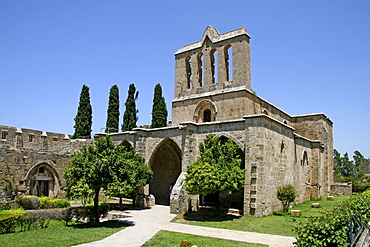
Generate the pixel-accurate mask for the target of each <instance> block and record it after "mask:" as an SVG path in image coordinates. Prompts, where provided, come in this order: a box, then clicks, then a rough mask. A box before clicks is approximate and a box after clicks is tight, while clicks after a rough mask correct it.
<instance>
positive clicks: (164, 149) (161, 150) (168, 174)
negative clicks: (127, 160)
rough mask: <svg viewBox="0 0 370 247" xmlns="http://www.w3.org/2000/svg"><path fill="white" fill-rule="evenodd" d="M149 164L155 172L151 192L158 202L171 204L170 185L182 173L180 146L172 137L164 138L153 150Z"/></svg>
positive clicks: (150, 186)
mask: <svg viewBox="0 0 370 247" xmlns="http://www.w3.org/2000/svg"><path fill="white" fill-rule="evenodd" d="M149 166H150V167H151V169H152V170H153V173H154V174H153V179H152V180H151V181H150V182H149V193H150V194H152V195H154V197H155V202H156V204H162V205H170V186H171V184H172V186H173V185H174V184H175V183H176V180H177V178H178V177H179V175H180V173H181V150H180V148H179V146H178V145H177V144H176V143H175V142H174V141H173V140H171V139H170V138H166V139H164V140H163V141H162V142H161V143H160V144H159V145H158V147H157V148H156V150H155V151H154V152H153V155H152V157H151V159H150V162H149Z"/></svg>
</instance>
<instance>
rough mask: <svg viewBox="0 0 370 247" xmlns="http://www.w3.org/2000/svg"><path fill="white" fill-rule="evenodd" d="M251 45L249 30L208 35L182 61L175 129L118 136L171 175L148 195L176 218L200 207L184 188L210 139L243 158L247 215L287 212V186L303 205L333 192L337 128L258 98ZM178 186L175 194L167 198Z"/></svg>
mask: <svg viewBox="0 0 370 247" xmlns="http://www.w3.org/2000/svg"><path fill="white" fill-rule="evenodd" d="M249 42H250V36H249V35H248V33H247V32H246V29H245V28H244V27H242V28H240V29H237V30H234V31H231V32H228V33H225V34H219V33H218V31H217V30H216V29H215V28H213V27H211V26H209V27H207V29H206V30H205V32H204V34H203V36H202V39H201V40H200V41H199V42H195V43H193V44H190V45H187V46H184V47H183V48H182V49H180V50H178V51H177V52H176V53H175V62H176V71H175V94H174V99H173V101H172V126H171V127H167V128H160V129H143V128H137V129H134V130H133V131H130V132H125V133H118V134H112V135H111V136H112V137H113V138H114V140H115V141H116V142H117V143H126V144H127V143H129V144H130V145H131V146H133V147H134V148H135V149H136V150H137V151H138V152H139V154H140V155H141V156H143V157H144V158H145V159H146V160H147V161H148V165H149V166H150V167H152V169H153V167H157V166H160V167H161V168H160V169H163V170H168V171H170V172H169V173H168V174H166V173H164V172H162V174H161V176H160V177H157V178H155V179H154V180H155V181H153V182H151V184H149V186H148V187H149V188H147V189H146V193H151V194H153V195H154V196H155V197H156V199H157V198H159V200H158V201H159V202H160V203H170V205H171V212H173V213H177V212H183V211H187V210H192V209H195V208H196V206H197V205H198V200H199V198H198V197H197V196H189V195H187V193H186V191H184V190H183V183H184V178H185V174H186V171H187V167H188V166H189V165H190V164H191V163H193V162H194V161H195V159H196V157H198V156H199V149H198V146H199V143H200V142H202V141H203V140H204V138H205V137H206V135H207V134H210V133H212V134H215V135H218V136H221V137H225V138H228V139H231V140H233V141H234V142H235V143H236V144H238V145H239V147H240V149H241V150H242V152H243V155H244V160H245V168H246V180H245V186H244V189H243V199H242V201H243V214H244V215H255V216H262V215H267V214H270V213H272V212H273V211H276V210H279V209H281V203H280V202H279V201H278V199H277V198H276V190H277V187H279V186H282V185H286V184H292V185H294V187H295V189H296V190H297V193H298V197H297V199H296V201H297V202H303V201H305V200H308V199H310V198H311V197H315V198H316V197H319V196H324V195H327V193H328V192H329V191H330V185H331V183H332V182H333V159H332V153H333V137H332V136H333V133H332V122H331V121H330V119H328V118H327V117H326V116H325V115H324V114H311V115H302V116H290V115H289V114H287V113H285V112H284V111H282V110H281V109H279V108H277V107H276V106H274V105H273V104H271V103H270V102H267V101H266V100H264V99H262V98H261V97H259V96H257V95H256V94H255V93H254V92H253V91H252V89H251V80H250V78H251V76H250V75H251V73H250V46H249ZM230 51H231V52H230ZM231 78H232V80H230V79H231ZM282 97H284V96H282ZM96 137H99V134H97V135H96ZM166 150H167V151H166ZM171 150H172V151H171ZM174 150H175V151H174ZM166 155H173V156H175V157H176V158H175V159H172V160H168V159H167V161H166V162H164V163H163V162H162V163H161V160H160V159H155V158H153V156H155V157H158V156H162V157H163V158H164V157H165V156H166ZM157 163H161V164H160V165H158V164H157ZM174 167H178V168H177V170H176V169H175V168H174ZM153 170H154V173H156V170H157V169H156V168H154V169H153ZM175 171H176V172H175ZM157 173H158V172H157ZM158 181H160V182H158ZM172 182H175V186H174V189H173V191H172V193H171V195H166V194H167V193H168V191H167V188H168V186H169V185H170V184H171V183H172ZM157 183H158V184H162V185H163V186H158V184H157ZM152 187H154V188H152ZM158 201H157V202H158Z"/></svg>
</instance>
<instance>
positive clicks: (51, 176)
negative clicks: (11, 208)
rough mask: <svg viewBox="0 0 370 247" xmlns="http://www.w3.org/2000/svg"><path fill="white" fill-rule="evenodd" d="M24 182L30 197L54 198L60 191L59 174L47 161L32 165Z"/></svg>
mask: <svg viewBox="0 0 370 247" xmlns="http://www.w3.org/2000/svg"><path fill="white" fill-rule="evenodd" d="M25 180H26V186H27V187H28V189H29V194H30V195H35V196H49V197H55V196H56V195H57V193H58V192H59V190H60V174H59V173H58V171H57V169H56V168H55V166H54V165H53V164H52V163H51V162H49V161H42V162H40V163H38V164H36V165H34V166H33V167H32V168H31V169H30V170H29V171H28V172H27V175H26V178H25Z"/></svg>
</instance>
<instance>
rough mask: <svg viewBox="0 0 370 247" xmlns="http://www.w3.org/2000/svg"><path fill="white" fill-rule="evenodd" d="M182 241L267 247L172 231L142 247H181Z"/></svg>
mask: <svg viewBox="0 0 370 247" xmlns="http://www.w3.org/2000/svg"><path fill="white" fill-rule="evenodd" d="M182 241H186V242H191V245H189V246H192V245H196V246H198V247H202V246H217V247H222V246H233V247H234V246H235V247H259V246H261V247H262V246H267V245H263V244H252V243H245V242H239V241H232V240H226V239H218V238H209V237H202V236H196V235H190V234H184V233H178V232H170V231H159V232H158V233H157V234H156V235H155V236H154V237H153V238H151V239H150V240H149V241H147V242H146V243H145V244H144V245H143V246H142V247H162V246H171V247H177V246H180V243H181V242H182Z"/></svg>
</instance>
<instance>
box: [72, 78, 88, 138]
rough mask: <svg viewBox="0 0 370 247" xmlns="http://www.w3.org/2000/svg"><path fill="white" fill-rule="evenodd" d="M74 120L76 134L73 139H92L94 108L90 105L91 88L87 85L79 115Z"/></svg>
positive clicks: (83, 87)
mask: <svg viewBox="0 0 370 247" xmlns="http://www.w3.org/2000/svg"><path fill="white" fill-rule="evenodd" d="M74 120H75V125H74V128H75V133H74V134H73V138H79V137H84V138H86V137H87V138H90V137H91V131H92V130H91V126H92V107H91V104H90V93H89V87H87V86H86V85H83V86H82V90H81V94H80V103H79V105H78V109H77V115H76V117H75V119H74Z"/></svg>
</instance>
